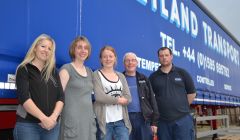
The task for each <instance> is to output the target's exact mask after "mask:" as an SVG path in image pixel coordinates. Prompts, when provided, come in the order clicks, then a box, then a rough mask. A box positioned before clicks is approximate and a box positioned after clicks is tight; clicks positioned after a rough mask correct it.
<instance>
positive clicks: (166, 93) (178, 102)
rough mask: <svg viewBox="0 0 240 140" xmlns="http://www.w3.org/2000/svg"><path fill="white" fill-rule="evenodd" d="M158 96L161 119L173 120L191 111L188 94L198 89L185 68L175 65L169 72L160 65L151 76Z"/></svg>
mask: <svg viewBox="0 0 240 140" xmlns="http://www.w3.org/2000/svg"><path fill="white" fill-rule="evenodd" d="M149 79H150V82H151V84H152V88H153V91H154V93H155V96H156V101H157V104H158V110H159V113H160V119H163V120H167V121H172V120H176V119H178V118H181V117H183V116H185V115H186V114H188V113H189V112H190V107H189V103H188V99H187V94H190V93H195V92H196V89H195V86H194V83H193V80H192V78H191V76H190V75H189V74H188V73H187V72H186V71H185V70H184V69H181V68H179V67H175V66H174V65H173V67H172V69H171V71H170V72H169V73H164V72H162V71H161V69H160V67H159V69H158V70H157V71H155V72H153V73H152V74H151V75H150V77H149Z"/></svg>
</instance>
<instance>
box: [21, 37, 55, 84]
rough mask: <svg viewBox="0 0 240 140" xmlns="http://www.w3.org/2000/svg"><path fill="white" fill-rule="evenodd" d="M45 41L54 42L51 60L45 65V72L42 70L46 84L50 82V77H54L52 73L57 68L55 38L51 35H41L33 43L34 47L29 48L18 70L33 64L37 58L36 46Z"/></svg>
mask: <svg viewBox="0 0 240 140" xmlns="http://www.w3.org/2000/svg"><path fill="white" fill-rule="evenodd" d="M43 40H49V41H50V42H52V49H51V54H50V58H49V59H48V60H47V62H46V63H45V65H44V67H43V70H42V72H43V77H44V80H45V82H47V81H48V80H49V78H50V76H51V75H52V72H53V69H54V68H55V63H56V58H55V50H56V43H55V41H54V40H53V38H51V37H50V36H49V35H46V34H41V35H40V36H38V37H37V38H36V39H35V40H34V42H33V43H32V46H31V48H29V50H28V52H27V54H26V56H25V58H24V60H23V61H22V62H21V63H20V64H19V65H18V67H17V69H18V68H19V67H24V66H25V65H26V64H28V63H31V62H32V61H33V60H34V58H35V57H36V53H35V51H34V49H35V48H36V46H38V45H39V44H40V43H42V41H43Z"/></svg>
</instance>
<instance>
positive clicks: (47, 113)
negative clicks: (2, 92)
mask: <svg viewBox="0 0 240 140" xmlns="http://www.w3.org/2000/svg"><path fill="white" fill-rule="evenodd" d="M16 85H17V95H18V100H19V103H20V104H21V105H20V106H19V107H18V110H17V123H16V126H15V128H14V139H15V140H33V139H34V140H57V139H58V136H59V124H58V121H57V120H58V117H59V114H60V113H61V111H62V108H63V104H64V94H63V90H62V86H61V83H60V79H59V76H58V72H57V71H56V68H55V42H54V40H53V39H52V38H51V37H50V36H48V35H46V34H42V35H40V36H39V37H38V38H36V39H35V41H34V42H33V44H32V46H31V48H30V49H29V50H28V53H27V55H26V57H25V59H24V60H23V61H22V63H21V64H20V65H19V66H18V68H17V72H16Z"/></svg>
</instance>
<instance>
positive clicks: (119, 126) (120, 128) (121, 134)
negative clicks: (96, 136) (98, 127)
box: [101, 120, 129, 140]
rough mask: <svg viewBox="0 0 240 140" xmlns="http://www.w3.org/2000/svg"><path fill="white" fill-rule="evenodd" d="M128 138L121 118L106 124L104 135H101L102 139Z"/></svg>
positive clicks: (117, 139)
mask: <svg viewBox="0 0 240 140" xmlns="http://www.w3.org/2000/svg"><path fill="white" fill-rule="evenodd" d="M113 138H114V140H129V134H128V129H127V127H126V126H125V124H124V121H123V120H120V121H116V122H110V123H107V124H106V135H102V137H101V139H102V140H113Z"/></svg>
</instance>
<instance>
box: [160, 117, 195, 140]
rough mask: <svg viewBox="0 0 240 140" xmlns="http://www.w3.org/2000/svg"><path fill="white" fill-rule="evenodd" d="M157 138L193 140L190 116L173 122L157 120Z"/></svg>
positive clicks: (162, 139) (164, 139) (163, 139)
mask: <svg viewBox="0 0 240 140" xmlns="http://www.w3.org/2000/svg"><path fill="white" fill-rule="evenodd" d="M157 135H158V138H159V139H160V140H194V139H195V137H194V126H193V118H192V116H191V115H186V116H184V117H182V118H180V119H178V120H175V121H171V122H169V121H164V120H159V123H158V132H157Z"/></svg>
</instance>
